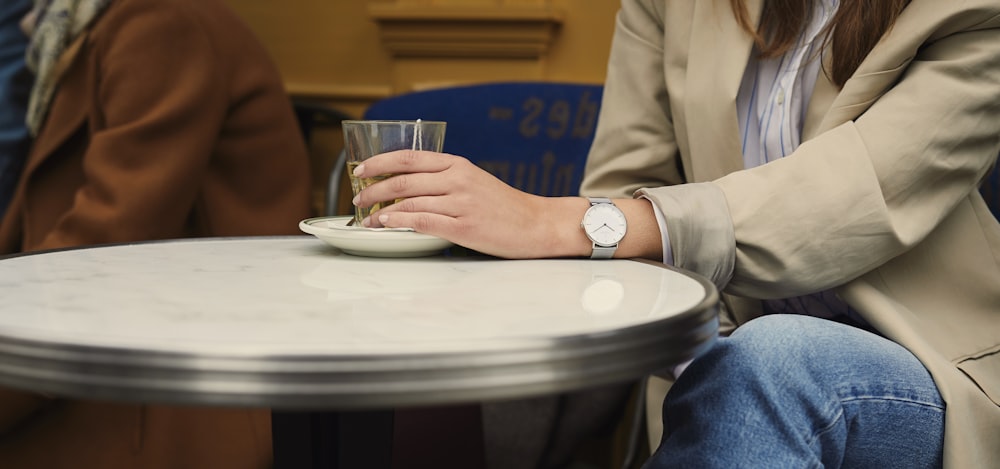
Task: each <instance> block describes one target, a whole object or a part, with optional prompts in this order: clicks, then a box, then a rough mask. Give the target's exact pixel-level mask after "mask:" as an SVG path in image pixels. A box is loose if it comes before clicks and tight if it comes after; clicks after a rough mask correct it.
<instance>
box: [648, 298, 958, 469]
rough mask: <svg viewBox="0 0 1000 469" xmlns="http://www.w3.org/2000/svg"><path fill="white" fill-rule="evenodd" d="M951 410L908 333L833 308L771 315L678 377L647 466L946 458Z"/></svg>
mask: <svg viewBox="0 0 1000 469" xmlns="http://www.w3.org/2000/svg"><path fill="white" fill-rule="evenodd" d="M944 412H945V405H944V402H943V401H942V399H941V396H940V393H939V392H938V390H937V387H936V386H935V385H934V381H933V380H932V379H931V376H930V374H929V373H928V372H927V370H926V369H925V368H924V366H923V365H922V364H921V363H920V362H919V361H918V360H917V359H916V357H914V356H913V355H912V354H911V353H910V352H909V351H907V350H906V349H904V348H903V347H901V346H900V345H898V344H896V343H893V342H891V341H889V340H887V339H885V338H883V337H880V336H878V335H875V334H872V333H870V332H866V331H864V330H861V329H858V328H855V327H851V326H848V325H844V324H840V323H837V322H833V321H829V320H824V319H818V318H814V317H808V316H796V315H783V314H780V315H779V314H776V315H769V316H763V317H760V318H757V319H755V320H753V321H750V322H748V323H746V324H744V325H743V326H741V327H740V328H738V329H737V330H736V331H735V333H734V334H733V335H732V336H731V337H729V338H723V339H720V340H719V341H718V343H717V344H716V345H715V346H714V347H713V348H712V349H711V350H709V351H708V352H706V354H705V355H703V356H701V357H699V358H698V359H696V360H695V361H694V362H693V363H691V365H690V366H689V367H688V368H687V369H686V370H685V371H684V373H683V374H682V375H681V376H680V378H678V380H677V382H676V383H675V384H674V386H673V387H672V388H671V390H670V392H669V393H668V394H667V397H666V399H665V400H664V403H663V426H664V430H663V432H664V433H663V440H662V442H661V444H660V447H659V448H658V449H657V450H656V451H655V452H654V454H653V456H652V457H651V458H650V460H649V461H648V462H647V463H646V465H645V467H646V468H650V469H652V468H673V467H679V468H695V467H697V468H734V467H741V468H743V467H746V468H757V467H766V468H785V467H787V468H820V467H845V468H854V467H873V468H874V467H877V468H907V469H912V468H926V467H940V466H941V464H942V448H943V440H944Z"/></svg>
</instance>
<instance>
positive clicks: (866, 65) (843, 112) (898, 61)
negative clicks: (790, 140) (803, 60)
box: [803, 1, 942, 140]
mask: <svg viewBox="0 0 1000 469" xmlns="http://www.w3.org/2000/svg"><path fill="white" fill-rule="evenodd" d="M941 10H942V8H941V6H940V4H937V3H935V2H916V1H914V2H911V3H910V4H909V5H908V6H907V7H906V9H905V10H903V12H902V13H901V14H900V15H899V18H897V19H896V22H895V24H893V26H892V28H891V29H890V30H889V32H888V33H887V34H886V36H885V37H883V38H882V40H881V41H879V43H878V44H876V45H875V47H874V48H873V49H872V50H871V52H870V53H869V54H868V56H867V57H866V58H865V60H864V61H863V62H861V64H860V65H859V66H858V69H857V70H856V71H855V72H854V75H852V76H851V78H849V79H848V80H847V82H846V83H844V86H843V88H841V89H837V87H836V85H834V84H833V83H831V82H830V81H829V80H828V79H827V77H825V76H823V74H822V73H821V74H820V76H819V77H818V78H817V82H816V90H815V91H814V92H813V98H812V101H811V102H810V103H809V112H808V117H807V119H806V124H805V128H804V130H803V140H805V139H807V138H811V137H813V136H816V135H818V134H820V133H822V132H825V131H827V130H830V129H832V128H834V127H836V126H838V125H841V124H843V123H844V122H847V121H851V120H854V119H856V118H857V117H858V116H860V115H861V114H863V113H864V112H865V111H867V110H868V108H869V107H870V106H871V105H872V104H873V103H874V102H875V101H876V100H877V99H878V98H879V97H880V96H882V94H883V93H885V92H886V91H888V90H889V88H891V87H892V86H893V85H894V84H895V83H896V82H897V81H898V80H899V77H900V76H901V75H902V73H903V71H905V70H906V67H907V66H908V65H909V64H910V62H911V61H912V60H913V58H914V57H915V56H916V53H917V48H918V47H920V45H921V44H922V43H923V42H924V39H925V38H926V32H925V31H926V30H927V29H928V23H929V22H928V18H932V19H933V18H935V17H940V16H941ZM930 23H933V21H931V22H930Z"/></svg>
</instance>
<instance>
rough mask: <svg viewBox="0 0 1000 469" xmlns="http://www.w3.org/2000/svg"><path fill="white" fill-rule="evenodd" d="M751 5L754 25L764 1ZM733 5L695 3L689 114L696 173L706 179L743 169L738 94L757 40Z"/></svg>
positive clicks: (749, 1)
mask: <svg viewBox="0 0 1000 469" xmlns="http://www.w3.org/2000/svg"><path fill="white" fill-rule="evenodd" d="M746 5H747V11H748V12H749V14H750V23H751V24H753V25H756V24H758V22H759V21H760V13H761V9H762V6H763V0H747V2H746ZM728 8H729V4H728V2H722V1H707V0H702V1H698V2H696V5H695V12H694V19H693V20H694V21H693V26H692V31H691V48H690V51H691V52H690V55H689V58H688V69H687V78H686V80H685V81H686V87H685V88H686V89H687V90H688V93H687V99H686V101H685V103H684V112H685V114H686V116H687V119H686V120H687V126H688V134H689V142H688V144H689V146H690V153H691V155H692V158H691V161H690V164H691V165H692V168H691V169H692V174H694V175H696V179H697V180H700V181H706V180H713V179H717V178H719V177H722V176H724V175H726V174H728V173H730V172H733V171H738V170H741V169H743V155H742V148H741V145H740V138H739V135H740V130H739V120H738V118H737V116H736V96H737V94H738V93H739V89H740V82H741V81H742V79H743V73H744V70H745V69H746V65H747V61H748V59H749V58H750V53H751V50H752V49H753V38H751V37H750V35H749V34H747V33H746V32H745V31H744V30H743V28H741V27H740V25H739V23H737V22H736V18H735V17H734V15H732V14H731V13H730V12H729V11H728ZM694 155H701V156H694ZM706 156H707V157H706Z"/></svg>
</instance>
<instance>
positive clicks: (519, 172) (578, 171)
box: [326, 82, 603, 215]
mask: <svg viewBox="0 0 1000 469" xmlns="http://www.w3.org/2000/svg"><path fill="white" fill-rule="evenodd" d="M602 91H603V86H602V85H591V84H577V83H555V82H503V83H484V84H475V85H466V86H455V87H448V88H439V89H433V90H427V91H418V92H412V93H406V94H401V95H398V96H393V97H390V98H386V99H383V100H380V101H378V102H376V103H374V104H372V105H371V106H370V107H369V108H368V109H367V111H365V114H364V118H365V119H392V120H395V119H403V120H415V119H423V120H441V121H446V122H447V123H448V129H447V132H446V135H445V141H444V152H446V153H452V154H455V155H461V156H464V157H466V158H468V159H469V160H470V161H472V162H473V163H475V164H477V165H478V166H480V167H482V168H484V169H486V170H487V171H489V172H490V173H492V174H493V175H495V176H496V177H498V178H499V179H501V180H503V181H504V182H506V183H507V184H510V185H511V186H513V187H516V188H518V189H520V190H523V191H525V192H529V193H532V194H537V195H548V196H563V195H576V194H577V193H578V192H579V190H580V181H581V180H582V179H583V169H584V164H585V162H586V159H587V152H588V151H589V150H590V144H591V142H592V141H593V139H594V128H595V126H596V124H597V114H598V111H599V108H600V103H601V96H602ZM341 163H342V162H341ZM342 166H343V164H340V163H338V166H337V167H342ZM330 176H331V177H330V181H329V186H328V188H327V194H328V199H327V204H326V206H327V215H333V214H334V213H333V212H334V211H335V210H336V207H337V194H338V193H339V186H340V184H341V178H342V175H340V174H331V175H330Z"/></svg>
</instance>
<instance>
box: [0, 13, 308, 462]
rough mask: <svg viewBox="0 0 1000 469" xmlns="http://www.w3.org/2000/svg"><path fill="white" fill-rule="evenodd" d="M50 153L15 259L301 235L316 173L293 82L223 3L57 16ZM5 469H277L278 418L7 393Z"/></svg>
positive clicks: (32, 110) (26, 205)
mask: <svg viewBox="0 0 1000 469" xmlns="http://www.w3.org/2000/svg"><path fill="white" fill-rule="evenodd" d="M26 25H27V26H28V28H29V29H30V31H29V33H30V36H31V44H30V46H29V50H28V55H27V57H28V64H29V66H30V67H31V68H32V69H33V71H34V72H35V82H34V87H33V89H32V94H31V100H30V106H29V111H28V115H27V123H28V127H29V129H30V130H31V132H32V133H33V134H34V136H35V138H34V141H33V143H32V148H31V152H30V155H29V156H28V158H27V161H26V163H25V168H24V171H23V173H22V175H21V179H20V182H19V185H18V187H17V189H16V192H15V195H14V199H13V201H12V203H11V205H10V209H9V211H8V213H7V215H6V217H5V218H4V219H3V223H2V225H0V253H14V252H22V251H35V250H41V249H53V248H66V247H73V246H82V245H90V244H100V243H122V242H132V241H139V240H152V239H167V238H181V237H192V236H230V235H271V234H294V233H296V232H297V223H298V221H299V220H301V219H303V218H306V217H308V216H309V194H308V187H309V175H308V161H307V156H306V152H305V148H304V143H303V141H302V138H301V135H300V133H299V130H298V126H297V124H296V122H295V118H294V115H293V113H292V109H291V104H290V101H289V100H288V97H287V95H286V94H285V92H284V89H283V86H282V83H281V79H280V77H279V74H278V72H277V70H276V68H275V67H274V66H273V64H272V63H271V61H270V59H269V57H268V56H267V54H266V52H265V51H264V49H263V47H262V46H261V45H260V44H259V43H258V42H257V40H256V39H255V37H254V36H253V34H252V33H251V31H250V30H249V29H248V28H247V27H246V26H245V25H244V24H243V23H242V22H241V21H240V20H239V19H238V18H237V17H236V16H235V15H234V14H233V13H232V12H230V11H229V10H228V9H227V8H226V7H225V6H224V4H222V3H221V2H219V1H217V0H113V1H109V0H44V1H39V2H36V9H35V16H34V19H32V20H28V21H26ZM0 461H2V463H0V464H2V465H3V467H8V468H29V467H46V468H49V467H51V468H62V467H88V468H144V469H145V468H180V467H185V468H186V467H192V468H199V467H205V468H209V467H211V468H216V467H226V468H266V467H269V466H270V463H271V441H270V418H269V413H268V411H267V410H266V409H254V410H246V409H237V408H233V409H212V408H196V407H192V408H185V407H168V406H153V405H149V406H146V405H131V404H119V403H111V402H91V401H71V400H61V399H51V398H49V397H48V396H41V395H35V394H30V393H24V392H17V391H14V390H6V389H0Z"/></svg>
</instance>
